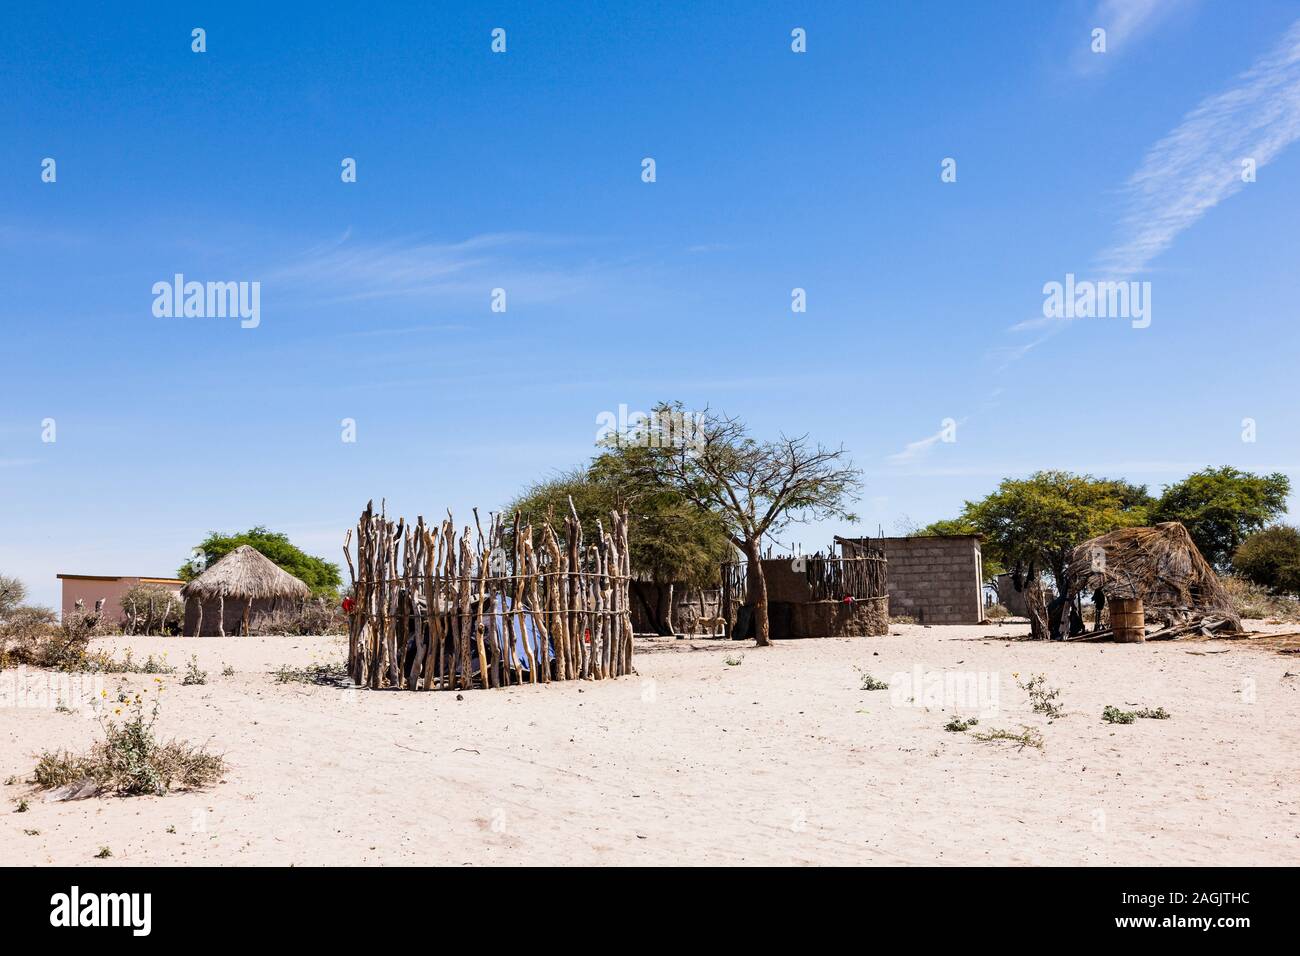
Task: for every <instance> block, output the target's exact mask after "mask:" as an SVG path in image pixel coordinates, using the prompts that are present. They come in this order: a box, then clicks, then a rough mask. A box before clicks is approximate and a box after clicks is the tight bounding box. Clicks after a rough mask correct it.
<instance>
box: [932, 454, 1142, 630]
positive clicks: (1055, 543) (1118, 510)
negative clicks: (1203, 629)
mask: <svg viewBox="0 0 1300 956" xmlns="http://www.w3.org/2000/svg"><path fill="white" fill-rule="evenodd" d="M1151 500H1152V499H1151V497H1150V496H1149V495H1148V494H1147V491H1146V488H1145V487H1143V486H1141V485H1133V484H1130V483H1128V482H1126V481H1120V480H1113V479H1106V478H1093V477H1092V476H1091V475H1076V474H1072V473H1070V472H1068V471H1040V472H1036V473H1034V474H1033V475H1030V476H1029V477H1028V478H1007V479H1005V480H1004V481H1003V482H1002V483H1001V484H1000V485H998V489H997V491H995V492H993V493H992V494H990V495H988V496H987V497H985V498H983V499H981V500H980V501H968V502H966V505H965V508H964V509H963V510H962V515H961V517H960V518H958V519H956V521H955V522H952V523H951V524H952V525H954V526H956V527H961V528H964V529H969V531H971V532H974V533H976V534H979V535H981V536H982V537H983V539H984V550H985V552H986V553H987V554H989V555H991V556H992V557H993V558H994V560H996V561H998V562H1000V563H1001V564H1002V565H1003V566H1004V567H1006V568H1008V569H1010V570H1011V572H1012V573H1013V574H1014V575H1015V577H1014V578H1013V580H1014V582H1015V585H1016V589H1017V590H1021V591H1024V592H1025V603H1026V605H1027V606H1028V608H1029V624H1030V629H1031V631H1032V633H1033V635H1034V636H1035V637H1037V638H1046V637H1047V636H1048V634H1047V625H1048V620H1047V607H1046V603H1045V601H1044V598H1043V592H1042V588H1041V585H1040V577H1041V575H1042V573H1043V572H1050V573H1051V575H1052V577H1053V579H1054V580H1055V582H1056V589H1057V593H1058V594H1065V593H1067V592H1068V590H1069V581H1068V580H1067V577H1068V571H1069V566H1070V556H1071V553H1072V552H1073V550H1074V547H1075V546H1076V545H1078V544H1080V543H1081V542H1083V541H1086V540H1087V539H1088V538H1092V537H1095V536H1097V535H1099V534H1105V533H1106V532H1107V531H1114V530H1115V529H1116V528H1124V527H1131V526H1134V525H1141V524H1145V523H1146V521H1147V514H1148V509H1149V508H1150V505H1151ZM931 527H934V526H931Z"/></svg>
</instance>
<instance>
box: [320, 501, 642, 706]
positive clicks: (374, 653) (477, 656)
mask: <svg viewBox="0 0 1300 956" xmlns="http://www.w3.org/2000/svg"><path fill="white" fill-rule="evenodd" d="M610 517H611V526H610V530H609V531H606V530H605V527H604V525H603V523H602V522H597V529H596V530H597V534H596V537H595V540H594V541H591V542H589V543H588V542H586V541H584V538H583V528H582V523H581V522H580V521H579V520H578V516H577V513H576V511H575V510H574V509H572V507H571V508H570V514H569V515H568V516H567V517H566V519H565V525H564V534H563V538H562V539H561V537H560V536H558V535H557V534H556V532H555V529H553V528H552V527H551V525H550V524H549V523H544V524H543V525H542V527H541V528H540V529H539V530H538V531H537V532H534V529H533V527H532V526H531V525H529V524H524V523H523V522H522V521H521V519H520V517H519V516H518V515H516V516H515V518H514V521H513V522H512V523H511V524H510V526H509V527H508V528H507V526H506V525H505V523H504V522H503V521H502V520H501V518H500V516H499V515H497V516H493V519H492V521H491V522H490V525H489V527H488V529H487V531H486V532H485V531H484V529H483V526H482V523H481V522H480V521H479V517H478V513H477V512H475V515H474V520H475V527H474V528H470V527H469V526H466V527H465V528H464V529H463V531H462V532H461V533H460V534H459V535H457V533H456V526H455V523H454V520H453V518H452V516H451V515H450V514H448V516H447V518H446V519H445V520H443V521H442V522H440V524H439V525H438V526H437V527H434V526H431V525H428V524H426V523H425V521H424V518H423V517H418V518H417V519H416V522H415V524H414V525H407V524H406V523H405V522H404V521H402V520H401V519H398V520H397V521H395V522H394V521H390V520H389V519H388V517H387V515H386V514H385V512H384V509H383V506H382V503H381V507H380V511H379V513H378V514H376V513H375V509H374V502H373V501H372V502H370V503H369V504H367V506H366V510H365V511H364V512H362V514H361V518H360V520H359V521H358V523H357V527H356V529H355V536H354V534H353V531H352V530H349V531H348V533H347V535H346V537H345V539H344V548H343V550H344V556H345V558H346V561H347V566H348V574H349V576H350V578H351V581H352V594H353V602H354V603H353V606H352V610H351V613H350V617H349V628H348V672H349V674H350V676H351V677H352V680H353V681H354V682H355V683H357V684H359V685H367V686H369V687H371V688H373V689H379V688H381V687H394V688H403V689H406V690H435V689H438V690H463V689H468V688H471V687H475V686H480V687H485V688H486V687H508V686H513V685H518V684H523V683H528V684H538V683H548V682H550V681H552V680H599V679H603V678H606V677H620V676H623V675H625V674H629V673H631V672H632V622H631V615H630V604H629V600H628V582H629V580H630V578H631V564H630V557H629V551H628V541H627V516H626V514H623V513H619V512H613V513H612V514H611V516H610ZM354 543H355V545H356V548H355V559H354V555H353V544H354Z"/></svg>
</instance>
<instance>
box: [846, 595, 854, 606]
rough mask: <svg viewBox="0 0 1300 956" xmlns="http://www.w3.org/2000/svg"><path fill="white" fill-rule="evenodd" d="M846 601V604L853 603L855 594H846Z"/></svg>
mask: <svg viewBox="0 0 1300 956" xmlns="http://www.w3.org/2000/svg"><path fill="white" fill-rule="evenodd" d="M844 603H845V604H852V603H853V595H852V594H846V595H844Z"/></svg>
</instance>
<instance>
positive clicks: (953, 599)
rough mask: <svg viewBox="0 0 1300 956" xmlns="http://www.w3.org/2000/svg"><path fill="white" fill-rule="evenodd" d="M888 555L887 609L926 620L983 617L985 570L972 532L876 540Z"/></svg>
mask: <svg viewBox="0 0 1300 956" xmlns="http://www.w3.org/2000/svg"><path fill="white" fill-rule="evenodd" d="M871 544H872V545H873V546H875V547H878V548H881V549H882V550H883V551H884V552H885V557H887V558H888V559H889V613H890V615H891V616H893V617H914V618H916V619H917V621H919V622H920V623H922V624H978V623H980V622H981V621H983V620H984V591H983V583H984V570H983V567H982V566H981V562H982V558H981V556H980V541H979V538H977V537H975V536H974V535H943V536H934V537H915V538H872V539H871Z"/></svg>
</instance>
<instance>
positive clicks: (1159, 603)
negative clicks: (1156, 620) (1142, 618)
mask: <svg viewBox="0 0 1300 956" xmlns="http://www.w3.org/2000/svg"><path fill="white" fill-rule="evenodd" d="M1099 588H1100V589H1101V591H1102V593H1104V594H1105V595H1106V599H1107V600H1110V599H1111V598H1120V599H1125V598H1139V599H1141V601H1142V603H1143V605H1144V606H1145V608H1146V609H1147V610H1148V611H1152V610H1154V611H1155V612H1156V613H1163V614H1164V616H1166V617H1168V618H1170V619H1171V621H1172V620H1175V619H1180V618H1181V619H1183V620H1186V619H1188V618H1198V617H1202V618H1203V617H1210V616H1213V617H1218V618H1223V619H1224V620H1226V621H1229V622H1230V623H1231V624H1232V626H1233V628H1234V629H1236V630H1240V629H1241V618H1240V617H1239V616H1238V615H1237V613H1236V611H1234V610H1233V608H1232V599H1231V598H1230V597H1229V596H1228V592H1227V591H1225V590H1224V588H1223V585H1222V584H1220V583H1219V576H1218V575H1217V574H1216V573H1215V572H1214V568H1212V567H1210V564H1209V562H1208V561H1206V560H1205V558H1204V557H1202V556H1201V552H1200V550H1199V549H1198V548H1197V547H1196V544H1195V542H1193V541H1192V536H1191V535H1190V534H1188V533H1187V529H1186V528H1184V527H1183V526H1182V525H1181V524H1179V523H1178V522H1177V521H1166V522H1164V523H1163V524H1158V525H1156V526H1155V527H1151V528H1120V529H1119V530H1118V531H1112V532H1110V533H1109V534H1103V535H1101V536H1099V537H1096V538H1092V539H1091V540H1088V541H1085V542H1084V543H1083V544H1081V545H1079V546H1078V547H1077V548H1075V549H1074V552H1073V554H1072V555H1071V560H1070V592H1071V597H1073V596H1074V595H1075V594H1080V593H1085V594H1086V593H1089V592H1092V591H1095V590H1097V589H1099Z"/></svg>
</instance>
